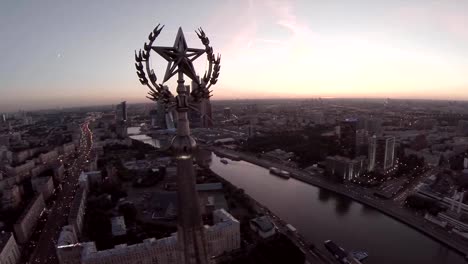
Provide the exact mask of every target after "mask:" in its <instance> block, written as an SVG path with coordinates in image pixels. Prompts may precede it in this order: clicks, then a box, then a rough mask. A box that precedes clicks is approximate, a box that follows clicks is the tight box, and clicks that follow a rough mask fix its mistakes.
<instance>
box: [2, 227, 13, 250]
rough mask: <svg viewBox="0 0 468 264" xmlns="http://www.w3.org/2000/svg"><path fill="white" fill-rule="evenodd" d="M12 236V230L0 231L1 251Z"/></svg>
mask: <svg viewBox="0 0 468 264" xmlns="http://www.w3.org/2000/svg"><path fill="white" fill-rule="evenodd" d="M11 236H12V234H11V232H5V231H2V232H0V252H2V251H3V247H4V246H5V245H6V243H7V242H8V240H9V239H10V237H11Z"/></svg>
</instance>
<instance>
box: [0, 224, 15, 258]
mask: <svg viewBox="0 0 468 264" xmlns="http://www.w3.org/2000/svg"><path fill="white" fill-rule="evenodd" d="M19 261H20V251H19V248H18V244H17V243H16V240H15V237H14V236H13V233H11V232H5V231H1V232H0V263H1V264H16V263H19Z"/></svg>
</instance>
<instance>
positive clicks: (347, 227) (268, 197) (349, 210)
mask: <svg viewBox="0 0 468 264" xmlns="http://www.w3.org/2000/svg"><path fill="white" fill-rule="evenodd" d="M210 166H211V169H212V170H213V171H214V172H215V173H217V174H218V175H220V176H221V177H223V178H224V179H226V180H228V181H229V182H231V183H232V184H234V185H236V186H237V187H238V188H242V189H244V191H245V192H246V193H247V194H249V195H250V196H252V197H253V198H254V199H255V200H257V201H258V202H260V203H261V204H263V205H265V206H267V207H268V208H269V209H270V210H271V211H272V212H274V213H275V214H276V215H278V216H279V217H281V218H282V219H283V220H285V221H286V222H288V223H290V224H292V225H293V226H294V227H296V228H297V230H298V231H299V232H300V233H301V234H302V235H304V236H305V237H306V238H307V239H308V240H309V241H310V242H312V243H314V244H315V245H317V246H320V247H323V241H324V240H327V239H331V240H334V241H335V242H336V243H337V244H339V245H341V246H342V247H343V248H344V249H345V250H348V251H351V250H364V251H366V252H368V253H369V257H368V258H367V259H366V260H364V261H363V263H372V264H384V263H388V264H400V263H408V264H410V263H411V264H419V263H424V264H462V263H464V264H466V263H468V262H466V261H465V260H464V256H462V255H460V254H458V253H457V252H455V251H453V250H451V249H449V248H447V247H446V246H445V245H443V244H440V243H439V242H438V241H435V240H433V239H431V238H429V237H427V236H425V235H424V234H422V233H420V232H418V231H416V230H413V229H412V228H410V227H409V226H407V225H405V224H403V223H400V222H398V221H396V220H394V219H393V218H391V217H389V216H386V215H384V214H382V213H380V212H379V211H377V210H374V209H372V208H370V207H367V206H365V205H362V204H360V203H358V202H355V201H353V200H351V199H349V198H347V197H345V196H342V195H338V194H335V193H332V192H329V191H327V190H324V189H320V188H318V187H315V186H312V185H309V184H306V183H303V182H301V181H297V180H295V179H289V180H285V179H282V178H280V177H277V176H274V175H271V174H270V173H269V172H268V170H267V169H264V168H262V167H259V166H257V165H253V164H251V163H247V162H244V161H231V160H229V163H228V164H223V163H221V162H220V158H219V157H218V156H216V155H215V154H212V161H211V165H210Z"/></svg>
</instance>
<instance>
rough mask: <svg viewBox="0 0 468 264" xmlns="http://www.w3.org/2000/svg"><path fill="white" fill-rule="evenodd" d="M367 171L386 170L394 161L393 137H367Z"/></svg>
mask: <svg viewBox="0 0 468 264" xmlns="http://www.w3.org/2000/svg"><path fill="white" fill-rule="evenodd" d="M368 153H369V157H368V158H369V162H368V164H369V167H368V169H369V171H374V170H376V169H377V170H381V171H387V170H388V169H390V168H392V167H393V165H394V162H395V137H376V136H372V137H370V138H369V152H368Z"/></svg>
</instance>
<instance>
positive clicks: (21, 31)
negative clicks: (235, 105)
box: [0, 0, 468, 111]
mask: <svg viewBox="0 0 468 264" xmlns="http://www.w3.org/2000/svg"><path fill="white" fill-rule="evenodd" d="M158 23H161V24H164V25H165V28H164V29H163V31H162V33H161V35H160V36H159V37H158V38H157V40H156V42H155V44H154V45H158V46H159V45H161V46H172V45H173V42H174V38H175V35H176V32H177V29H178V27H179V26H181V27H182V28H183V30H184V33H185V37H186V39H187V42H188V45H189V46H191V47H194V48H201V47H202V45H201V43H200V41H199V39H198V38H197V37H196V35H195V34H194V30H195V29H197V28H198V27H200V26H201V27H202V28H203V29H204V31H205V32H206V34H207V35H208V37H209V38H210V41H211V44H212V46H213V48H214V50H215V52H218V53H221V54H222V62H221V74H220V78H219V82H218V84H217V85H216V86H215V87H214V97H213V99H243V98H280V97H286V98H301V97H308V98H310V97H367V98H371V97H384V98H386V97H389V98H431V99H458V100H468V1H467V0H458V1H457V0H444V1H431V0H412V1H408V0H393V1H380V0H377V1H376V0H361V1H357V0H346V1H343V0H340V1H338V0H327V1H315V0H301V1H292V0H290V1H286V0H284V1H281V0H278V1H277V0H212V1H208V0H198V1H172V0H171V1H169V0H165V1H159V0H151V1H150V0H145V1H130V0H128V1H124V0H118V1H117V0H80V1H71V0H41V1H37V0H12V1H8V0H0V36H1V39H0V111H12V110H18V109H36V108H46V107H53V108H55V107H67V106H79V105H93V104H111V103H117V102H119V101H121V100H127V101H129V103H137V102H144V101H145V100H146V99H145V95H146V92H147V88H145V87H143V86H142V85H140V83H139V81H138V78H137V76H136V74H135V68H134V64H133V63H134V57H133V54H134V50H136V49H140V48H142V47H143V43H144V42H145V41H147V36H148V34H149V33H150V32H151V31H152V29H153V28H154V27H155V26H156V25H157V24H158ZM156 57H157V54H153V55H152V58H156ZM204 58H205V56H203V57H201V58H200V59H198V60H197V63H196V66H197V70H198V73H199V74H200V75H202V74H203V72H204V68H205V65H206V63H205V60H204ZM152 63H153V66H154V68H155V71H156V74H157V75H158V78H159V79H158V82H159V81H161V80H162V77H163V72H164V70H165V68H166V62H165V61H164V60H162V59H154V60H152Z"/></svg>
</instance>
